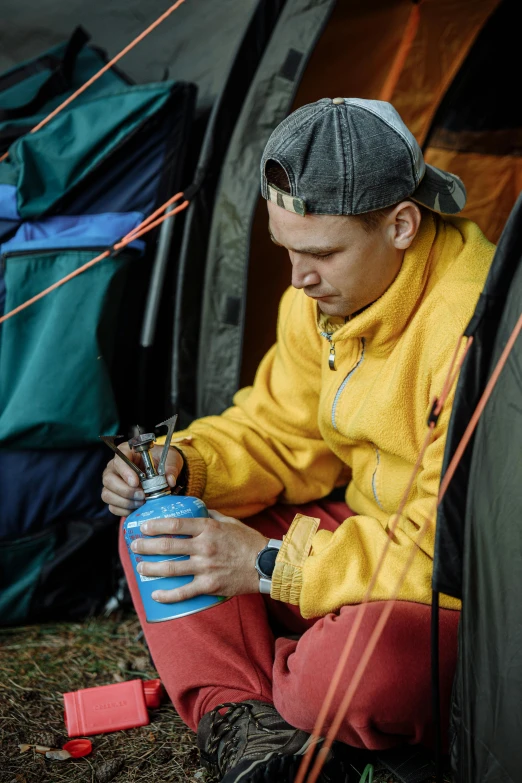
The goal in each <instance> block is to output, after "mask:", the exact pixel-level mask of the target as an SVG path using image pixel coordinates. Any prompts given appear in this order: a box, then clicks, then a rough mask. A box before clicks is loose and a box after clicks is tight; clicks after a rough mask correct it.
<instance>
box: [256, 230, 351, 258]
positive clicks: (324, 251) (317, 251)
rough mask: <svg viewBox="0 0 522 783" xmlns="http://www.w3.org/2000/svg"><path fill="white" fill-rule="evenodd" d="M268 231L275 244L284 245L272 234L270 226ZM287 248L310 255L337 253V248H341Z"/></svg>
mask: <svg viewBox="0 0 522 783" xmlns="http://www.w3.org/2000/svg"><path fill="white" fill-rule="evenodd" d="M268 233H269V234H270V239H271V240H272V242H273V243H274V245H277V246H278V247H284V245H282V244H281V243H280V242H278V241H277V239H276V238H275V237H274V235H273V234H272V231H271V229H270V226H269V227H268ZM287 250H292V251H293V252H294V253H299V254H300V255H310V256H322V255H328V254H329V253H335V252H336V251H337V250H339V248H338V247H329V246H325V247H300V248H297V247H293V248H287Z"/></svg>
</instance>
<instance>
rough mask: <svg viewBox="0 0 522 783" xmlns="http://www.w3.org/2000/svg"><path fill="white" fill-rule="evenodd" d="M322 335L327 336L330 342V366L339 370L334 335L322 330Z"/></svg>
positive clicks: (331, 368)
mask: <svg viewBox="0 0 522 783" xmlns="http://www.w3.org/2000/svg"><path fill="white" fill-rule="evenodd" d="M321 336H322V337H325V338H326V339H327V340H328V342H329V343H330V353H329V354H328V367H329V368H330V370H337V367H336V366H335V345H334V342H333V340H332V335H331V334H329V332H321Z"/></svg>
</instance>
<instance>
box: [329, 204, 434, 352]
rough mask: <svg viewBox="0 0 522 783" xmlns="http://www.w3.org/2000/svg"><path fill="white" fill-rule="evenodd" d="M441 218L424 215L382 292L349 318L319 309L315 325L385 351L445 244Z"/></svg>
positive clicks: (411, 310)
mask: <svg viewBox="0 0 522 783" xmlns="http://www.w3.org/2000/svg"><path fill="white" fill-rule="evenodd" d="M443 229H444V222H443V221H442V220H439V219H438V218H435V217H434V216H432V215H431V214H429V215H425V216H424V217H423V219H422V222H421V225H420V226H419V230H418V232H417V235H416V237H415V239H414V241H413V242H412V244H411V247H410V248H408V250H407V251H406V253H405V254H404V259H403V261H402V266H401V268H400V270H399V274H398V275H397V277H396V278H395V280H394V281H393V283H392V284H391V285H390V286H389V288H387V289H386V291H385V292H384V294H383V295H382V296H381V297H380V298H379V299H377V300H376V301H375V302H373V303H372V304H371V305H369V307H367V308H366V309H365V310H363V311H362V312H361V313H359V314H358V315H356V316H354V317H352V318H351V319H349V320H348V321H346V319H344V318H328V316H325V315H323V314H322V313H321V312H320V311H319V310H318V311H317V312H318V316H317V328H318V331H319V332H320V334H322V336H323V337H324V336H325V334H326V333H328V334H329V335H331V338H330V339H331V341H332V342H339V341H341V340H347V339H354V338H361V337H364V338H365V339H366V342H367V344H368V346H369V347H370V346H371V349H372V351H373V350H378V351H382V352H387V351H388V350H390V349H391V348H392V346H393V344H394V343H395V342H396V341H397V339H398V338H399V337H400V335H401V333H402V332H403V331H404V329H405V327H406V325H407V324H408V321H409V320H410V319H411V317H412V315H413V314H414V312H415V310H416V309H417V307H418V306H419V304H420V301H421V300H422V296H423V293H424V290H425V288H426V284H427V281H428V279H429V276H430V270H431V268H432V266H433V264H434V262H435V258H434V257H435V255H437V256H438V255H439V254H440V250H441V249H442V245H443V244H444V233H445V232H444V230H443Z"/></svg>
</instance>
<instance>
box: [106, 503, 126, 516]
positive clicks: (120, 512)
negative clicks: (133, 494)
mask: <svg viewBox="0 0 522 783" xmlns="http://www.w3.org/2000/svg"><path fill="white" fill-rule="evenodd" d="M109 511H110V512H111V514H114V515H115V516H116V517H128V516H129V514H130V513H131V509H128V508H122V507H121V506H112V505H111V506H109Z"/></svg>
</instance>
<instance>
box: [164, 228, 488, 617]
mask: <svg viewBox="0 0 522 783" xmlns="http://www.w3.org/2000/svg"><path fill="white" fill-rule="evenodd" d="M493 253H494V247H493V245H491V244H490V243H489V242H488V241H487V240H486V238H485V237H484V236H483V234H482V233H481V232H480V230H479V228H478V227H477V226H476V225H475V224H474V223H472V222H471V221H469V220H465V219H462V218H451V219H448V218H445V219H442V218H439V217H435V216H434V215H431V214H430V215H427V216H425V217H424V218H423V220H422V223H421V226H420V229H419V232H418V234H417V236H416V238H415V240H414V242H413V244H412V246H411V248H410V249H409V250H408V251H407V252H406V253H405V256H404V260H403V263H402V267H401V269H400V271H399V274H398V275H397V277H396V279H395V280H394V282H393V283H392V285H391V286H390V287H389V288H388V290H387V291H386V292H385V293H384V294H383V295H382V296H381V297H380V299H378V300H377V301H376V302H374V303H373V304H372V305H370V306H369V307H368V308H366V309H365V310H364V311H363V312H361V313H360V314H359V315H357V316H355V317H354V318H352V319H351V320H349V321H348V322H347V323H344V320H343V321H342V322H341V323H338V321H339V319H333V320H332V321H328V320H327V319H324V318H323V317H318V312H317V304H316V302H314V301H313V300H312V299H310V298H308V297H307V296H306V295H305V294H304V293H303V292H302V291H297V290H295V289H290V290H288V291H287V292H286V293H285V294H284V296H283V298H282V301H281V305H280V312H279V322H278V337H277V343H276V344H275V345H274V346H273V347H272V349H271V350H270V351H269V352H268V353H267V355H266V356H265V357H264V359H263V361H262V362H261V364H260V366H259V369H258V372H257V375H256V378H255V382H254V385H253V386H252V387H248V388H245V389H241V390H240V391H239V392H238V393H237V394H236V396H235V398H234V406H233V407H232V408H229V409H228V410H227V411H225V412H224V413H223V414H222V415H221V416H210V417H206V418H203V419H199V420H197V421H195V422H194V423H193V424H191V426H190V427H189V428H188V429H187V430H185V431H184V432H182V433H178V435H177V438H176V445H177V446H178V447H181V449H182V450H183V451H184V453H185V455H186V457H187V461H188V469H189V488H188V494H195V495H199V496H200V497H203V499H204V501H205V502H206V503H207V505H208V506H209V507H210V508H216V509H219V510H221V511H222V512H224V513H227V514H230V515H233V516H236V517H239V518H245V517H248V516H249V515H251V514H255V513H257V512H258V511H261V510H262V509H263V508H266V507H267V506H270V505H272V504H273V503H277V502H283V503H292V504H294V503H295V504H297V503H305V502H307V501H311V500H316V499H317V498H321V497H324V496H325V495H328V493H329V492H330V491H331V490H332V489H333V488H334V487H335V486H336V485H337V486H338V485H341V484H345V483H347V480H349V484H348V489H347V492H346V502H347V504H348V505H349V506H350V507H351V508H352V509H353V510H354V511H355V512H356V516H353V517H350V518H348V519H346V521H345V522H343V523H342V524H341V525H340V526H339V528H338V529H337V530H336V531H335V532H333V533H332V532H329V531H326V530H319V531H318V532H316V531H317V525H318V520H313V519H311V518H309V517H303V516H301V515H298V516H297V517H296V519H295V520H294V522H293V524H292V526H291V528H290V530H289V532H288V534H287V535H286V537H285V541H284V544H283V547H282V549H281V551H280V553H279V556H278V558H277V562H276V567H275V571H274V576H273V586H272V596H273V597H274V598H278V599H280V600H284V601H287V602H289V603H294V604H298V605H299V607H300V611H301V614H302V615H303V617H307V618H308V617H317V616H322V615H325V614H326V613H328V612H331V611H336V610H338V609H339V608H340V607H341V606H343V605H346V604H355V603H358V602H360V601H361V599H362V598H363V596H364V593H365V590H366V587H367V585H368V583H369V581H370V579H371V577H372V574H373V572H374V570H375V567H376V564H377V562H378V560H379V557H380V554H381V552H382V550H383V547H384V545H385V543H386V540H387V537H388V533H387V529H388V527H389V525H390V524H391V523H392V521H393V517H394V515H395V514H396V511H397V509H398V506H399V503H400V501H401V498H402V495H403V493H404V490H405V488H406V486H407V483H408V480H409V478H410V475H411V473H412V469H413V467H414V464H415V461H416V459H417V456H418V454H419V451H420V448H421V445H422V443H423V440H424V438H425V435H426V431H427V428H426V420H427V417H428V414H429V411H430V407H431V402H432V400H433V398H434V396H436V395H439V394H440V392H441V389H442V384H443V380H444V378H445V375H446V372H447V369H448V366H449V363H450V360H451V356H452V353H453V351H454V349H455V346H456V343H457V340H458V338H459V336H460V335H461V334H462V332H463V330H464V329H465V327H466V325H467V323H468V322H469V320H470V318H471V316H472V314H473V311H474V308H475V305H476V303H477V300H478V297H479V294H480V292H481V290H482V288H483V285H484V282H485V279H486V275H487V272H488V269H489V266H490V263H491V260H492V257H493ZM336 321H337V322H336ZM332 351H333V352H334V353H335V365H336V369H335V371H332V370H331V369H330V368H329V364H328V357H329V355H330V353H331V352H332ZM452 399H453V396H452V395H451V396H450V398H449V399H448V402H447V403H446V406H445V408H444V410H443V412H442V414H441V416H440V418H439V421H438V423H437V426H436V428H435V431H434V439H433V441H432V443H431V445H430V446H429V448H428V450H427V451H426V454H425V456H424V459H423V461H422V465H421V467H420V470H419V471H418V475H417V477H416V480H415V482H414V484H413V487H412V489H411V491H410V494H409V497H408V501H407V504H406V506H405V508H404V511H403V513H402V515H401V517H400V519H399V522H398V527H397V530H396V532H395V535H394V536H393V541H392V544H391V547H390V549H389V551H388V553H387V557H386V560H385V562H384V566H383V568H382V570H381V572H380V576H379V578H378V580H377V584H376V586H375V588H374V590H373V593H372V596H371V597H372V600H385V599H387V598H389V597H390V595H391V592H392V591H393V588H394V586H395V584H396V582H397V580H398V578H399V575H400V573H401V571H402V569H403V567H404V564H405V561H406V559H407V557H408V555H409V553H410V552H411V550H412V547H417V545H416V544H415V543H414V542H415V538H416V536H417V534H418V532H419V529H420V528H421V526H422V525H423V523H424V521H425V519H426V518H429V516H430V515H431V513H432V509H433V502H434V499H435V497H436V495H437V490H438V486H439V480H440V471H441V465H442V458H443V453H444V444H445V438H446V431H447V427H448V421H449V417H450V409H451V404H452ZM434 534H435V530H434V523H432V525H431V526H430V530H429V532H428V535H426V536H425V537H424V540H423V541H422V543H421V545H420V547H417V549H418V552H417V554H416V556H415V559H414V561H413V566H412V568H411V569H410V571H409V575H408V577H407V579H406V581H405V583H404V586H403V588H402V590H401V592H400V595H399V598H400V599H402V600H408V601H417V602H421V603H429V602H430V600H431V575H432V565H433V548H434ZM441 604H442V606H445V607H451V608H457V607H458V602H456V601H455V600H454V599H452V598H449V597H445V596H443V597H442V600H441Z"/></svg>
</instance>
